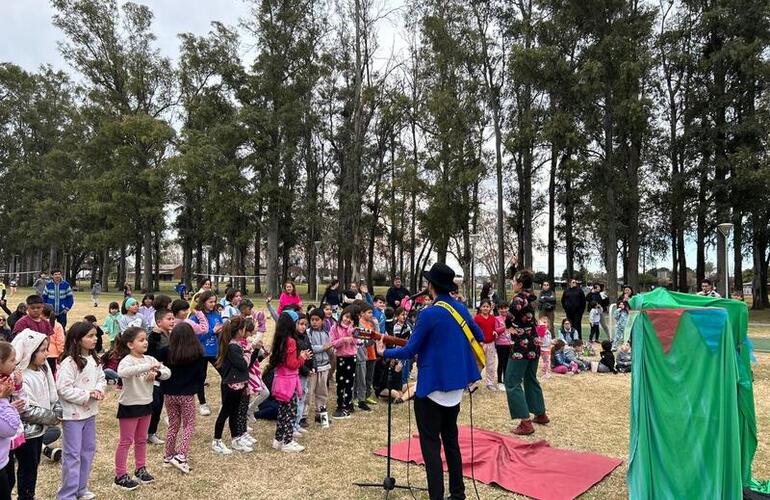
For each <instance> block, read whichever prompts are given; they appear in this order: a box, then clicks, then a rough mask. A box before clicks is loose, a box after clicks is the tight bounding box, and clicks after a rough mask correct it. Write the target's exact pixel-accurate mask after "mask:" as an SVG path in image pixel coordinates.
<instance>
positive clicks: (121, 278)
mask: <svg viewBox="0 0 770 500" xmlns="http://www.w3.org/2000/svg"><path fill="white" fill-rule="evenodd" d="M126 252H127V251H126V245H123V246H121V247H120V257H118V272H117V277H116V279H115V289H116V290H118V291H120V290H122V289H123V285H125V284H126V282H127V281H128V280H127V279H126V277H127V276H126V273H127V270H126Z"/></svg>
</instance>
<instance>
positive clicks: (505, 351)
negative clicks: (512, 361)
mask: <svg viewBox="0 0 770 500" xmlns="http://www.w3.org/2000/svg"><path fill="white" fill-rule="evenodd" d="M495 350H496V351H497V383H498V384H502V383H503V377H504V376H505V368H506V367H507V366H508V358H510V357H511V346H509V345H496V346H495Z"/></svg>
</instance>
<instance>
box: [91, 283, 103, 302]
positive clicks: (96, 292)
mask: <svg viewBox="0 0 770 500" xmlns="http://www.w3.org/2000/svg"><path fill="white" fill-rule="evenodd" d="M101 294H102V284H101V283H100V282H99V280H96V281H94V286H92V287H91V302H93V303H94V307H99V296H100V295H101Z"/></svg>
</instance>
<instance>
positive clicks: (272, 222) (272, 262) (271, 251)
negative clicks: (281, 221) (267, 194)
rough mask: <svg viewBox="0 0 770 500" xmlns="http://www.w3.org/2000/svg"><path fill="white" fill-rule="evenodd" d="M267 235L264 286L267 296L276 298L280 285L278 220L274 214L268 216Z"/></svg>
mask: <svg viewBox="0 0 770 500" xmlns="http://www.w3.org/2000/svg"><path fill="white" fill-rule="evenodd" d="M268 217H269V221H268V233H267V276H266V278H265V281H267V283H266V284H265V286H266V288H267V290H266V291H267V294H268V295H275V296H278V294H279V293H280V284H279V283H278V219H277V218H276V215H275V214H269V215H268Z"/></svg>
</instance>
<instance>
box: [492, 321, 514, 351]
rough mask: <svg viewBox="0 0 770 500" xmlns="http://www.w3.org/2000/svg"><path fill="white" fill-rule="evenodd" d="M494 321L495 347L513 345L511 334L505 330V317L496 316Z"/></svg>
mask: <svg viewBox="0 0 770 500" xmlns="http://www.w3.org/2000/svg"><path fill="white" fill-rule="evenodd" d="M495 320H496V321H495V332H497V337H496V338H495V345H511V344H513V342H512V341H511V333H510V332H508V331H507V330H506V329H505V317H504V316H496V317H495Z"/></svg>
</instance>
